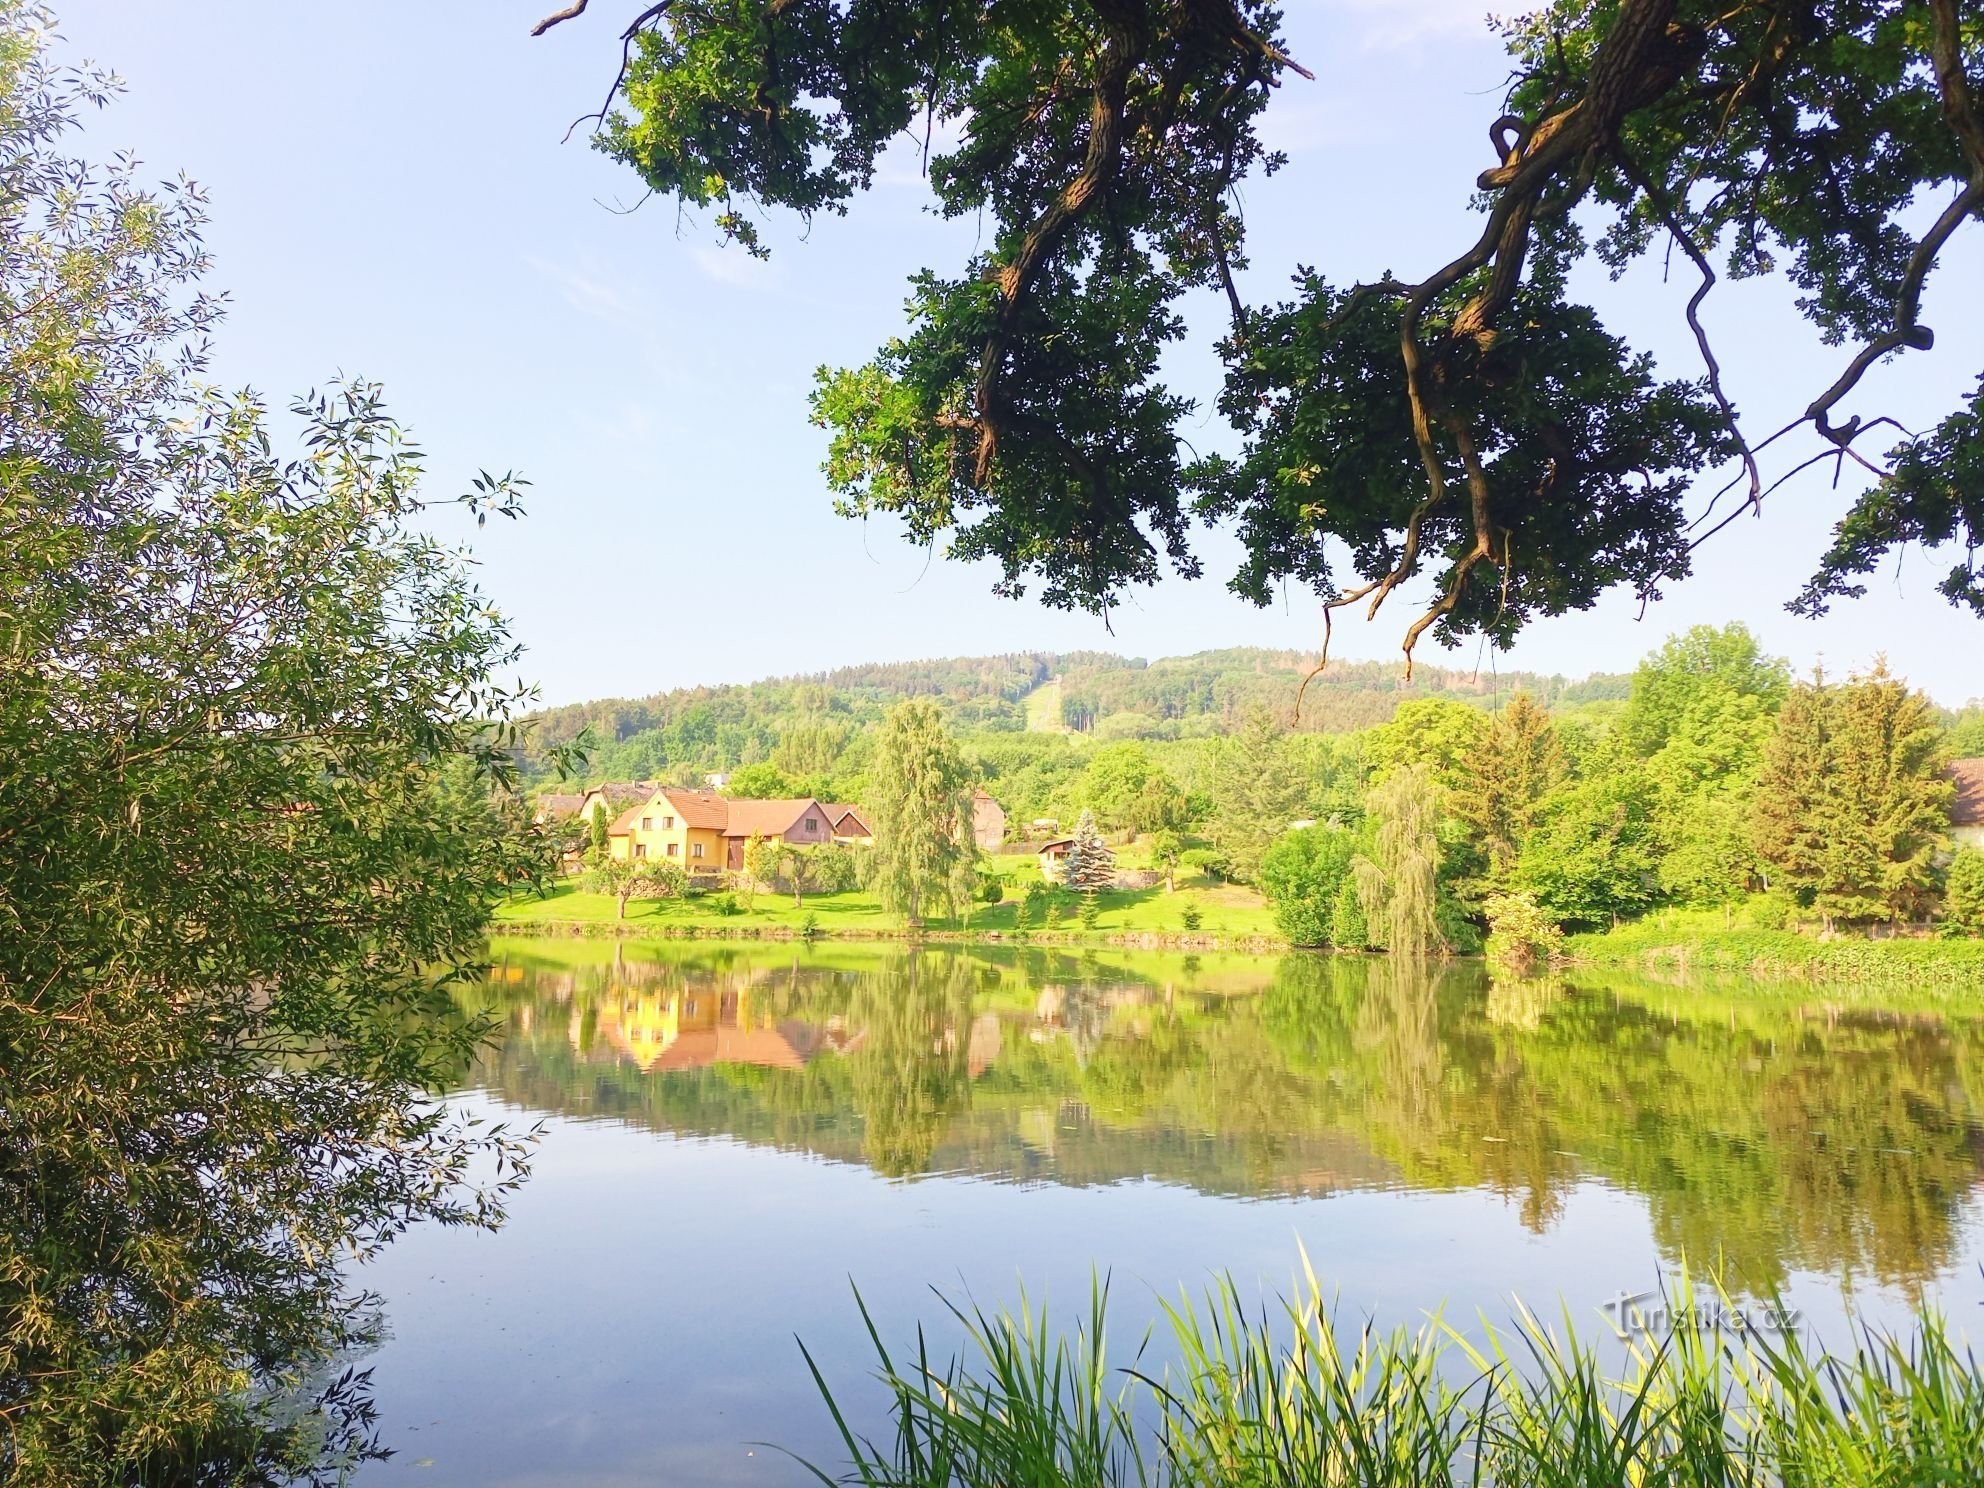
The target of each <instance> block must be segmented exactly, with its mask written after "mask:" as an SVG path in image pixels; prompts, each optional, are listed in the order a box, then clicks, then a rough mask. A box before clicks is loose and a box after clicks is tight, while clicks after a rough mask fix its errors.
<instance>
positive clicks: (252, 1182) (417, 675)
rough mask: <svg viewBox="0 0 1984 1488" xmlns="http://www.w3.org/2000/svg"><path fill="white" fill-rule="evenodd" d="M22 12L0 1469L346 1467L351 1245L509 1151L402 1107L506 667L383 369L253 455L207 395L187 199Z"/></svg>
mask: <svg viewBox="0 0 1984 1488" xmlns="http://www.w3.org/2000/svg"><path fill="white" fill-rule="evenodd" d="M52 25H53V22H52V20H51V18H50V17H48V16H47V15H45V14H44V13H42V12H41V11H40V10H39V9H38V8H36V7H34V6H33V5H28V4H23V3H20V0H0V552H4V554H5V557H4V560H0V760H4V761H5V764H4V766H0V864H3V865H4V872H3V873H0V1479H4V1480H5V1481H6V1482H7V1483H9V1484H19V1485H23V1488H57V1485H60V1488H89V1485H97V1484H103V1485H110V1484H117V1485H127V1484H166V1483H246V1482H277V1481H290V1480H292V1479H293V1478H297V1477H305V1478H307V1477H310V1476H312V1475H313V1474H316V1473H319V1472H322V1473H324V1474H330V1475H334V1474H335V1473H336V1472H338V1471H340V1470H341V1469H343V1468H346V1467H349V1466H350V1465H351V1464H352V1463H353V1462H355V1461H357V1460H360V1459H363V1458H364V1457H366V1456H368V1455H371V1454H372V1453H373V1451H374V1450H375V1447H376V1442H375V1438H374V1433H373V1429H372V1424H373V1416H372V1412H371V1407H370V1404H369V1401H368V1400H367V1398H366V1391H365V1388H364V1380H363V1378H362V1377H361V1376H360V1375H358V1374H357V1373H355V1372H352V1371H351V1370H350V1369H349V1368H348V1367H347V1358H348V1351H350V1350H352V1349H356V1348H360V1347H362V1346H363V1345H364V1344H365V1343H366V1342H367V1341H368V1340H370V1339H373V1338H375V1337H376V1336H377V1318H376V1307H375V1305H374V1303H373V1301H372V1299H369V1298H368V1297H367V1296H366V1294H365V1293H364V1291H363V1289H362V1288H360V1287H358V1286H356V1285H354V1284H353V1283H352V1282H351V1281H350V1280H349V1278H348V1276H347V1273H346V1270H345V1265H346V1262H347V1261H349V1260H351V1259H354V1258H362V1257H364V1256H366V1255H367V1254H370V1253H371V1252H373V1251H374V1250H376V1249H377V1248H378V1247H380V1246H382V1245H384V1244H386V1243H387V1242H388V1241H390V1240H391V1239H392V1238H393V1237H394V1236H395V1235H396V1234H398V1233H399V1232H400V1231H402V1230H403V1229H405V1228H406V1227H407V1226H408V1225H411V1224H414V1223H417V1222H420V1221H438V1222H440V1223H444V1224H469V1225H493V1224H494V1223H496V1221H497V1220H498V1219H499V1218H500V1215H501V1206H502V1201H503V1198H504V1196H505V1195H506V1193H507V1192H508V1190H509V1189H510V1187H511V1186H512V1185H513V1184H514V1183H515V1182H516V1181H517V1179H518V1177H519V1176H520V1173H521V1171H522V1170H521V1167H520V1163H521V1161H522V1159H523V1157H524V1156H525V1147H524V1145H523V1143H522V1142H521V1141H520V1139H519V1135H518V1134H516V1133H513V1132H510V1131H508V1130H507V1129H505V1128H504V1127H502V1126H500V1125H499V1126H488V1125H478V1124H476V1123H474V1122H472V1121H465V1120H464V1119H462V1118H459V1117H457V1116H456V1115H454V1114H451V1113H450V1111H449V1110H448V1109H446V1108H445V1107H443V1106H442V1105H440V1104H439V1103H437V1102H436V1101H435V1100H433V1099H432V1098H431V1097H430V1095H429V1093H428V1092H429V1091H430V1090H432V1089H435V1088H443V1087H445V1085H446V1084H447V1082H448V1081H449V1080H450V1078H451V1077H452V1076H453V1075H454V1074H456V1073H458V1072H459V1070H460V1068H461V1067H462V1066H463V1064H464V1063H465V1061H466V1060H467V1059H468V1058H470V1057H471V1055H472V1053H473V1051H474V1049H475V1047H476V1045H477V1043H478V1041H479V1040H480V1038H481V1037H482V1035H483V1034H484V1032H486V1029H487V1025H486V1024H485V1023H484V1022H482V1021H480V1020H477V1019H474V1018H464V1017H462V1016H461V1015H460V1013H459V1010H458V1009H457V1008H456V1006H455V1005H454V1003H453V1002H452V1000H451V998H450V995H449V994H450V989H451V987H453V986H454V985H455V984H456V983H457V982H458V981H460V980H461V979H463V978H464V977H466V976H468V975H470V974H471V971H472V968H473V967H474V966H475V964H476V963H477V962H478V961H479V959H480V957H481V955H482V948H483V939H482V937H483V930H484V926H485V924H486V922H487V917H488V905H489V903H490V900H491V898H492V896H493V895H494V894H495V893H496V892H497V890H498V888H499V886H501V885H503V884H505V883H510V882H515V881H517V880H518V879H519V878H520V877H523V876H526V875H527V874H528V873H529V872H530V871H531V869H532V866H533V860H532V859H531V858H529V857H528V856H526V857H524V858H518V857H516V856H513V853H512V849H513V848H514V847H515V845H516V844H517V842H518V840H519V839H518V837H517V836H516V834H515V833H513V832H510V831H507V830H504V829H502V828H500V827H499V826H498V824H497V822H496V821H495V819H494V815H492V813H497V814H500V812H498V810H497V807H496V804H495V803H496V801H497V799H498V797H497V796H496V795H492V793H491V792H490V790H489V788H488V786H489V783H491V782H493V783H494V784H496V785H497V786H499V787H500V786H503V785H505V784H507V783H510V782H512V781H513V776H512V774H511V765H510V758H511V751H512V749H513V747H514V745H515V732H514V727H513V724H512V722H511V720H512V719H513V717H514V714H515V712H516V711H517V708H518V707H519V706H520V704H521V703H522V702H524V701H525V700H524V699H523V698H521V697H519V696H517V695H515V694H512V693H509V692H506V691H505V690H503V689H502V688H501V687H500V686H498V685H497V684H495V683H493V682H492V681H491V675H492V672H493V670H494V669H496V668H499V667H504V668H507V667H508V666H509V665H510V663H511V662H512V661H513V660H514V657H515V654H516V652H515V648H514V646H513V645H512V643H511V641H510V639H509V637H508V635H507V633H506V631H505V629H504V626H503V623H502V621H501V620H500V618H498V617H497V615H496V614H495V612H494V611H493V610H492V609H491V608H490V606H489V603H488V601H487V600H486V599H485V598H484V597H483V596H482V595H481V594H480V593H478V592H477V590H476V588H475V585H474V582H473V579H472V575H471V568H470V565H469V564H468V562H467V560H466V558H465V556H464V555H463V554H461V553H459V552H456V551H454V550H451V549H449V548H446V547H444V546H442V545H441V544H439V543H438V542H436V541H435V539H434V538H433V537H432V536H431V535H429V532H428V530H427V527H426V510H427V509H426V508H425V506H424V505H423V502H422V500H421V498H420V496H419V494H418V487H419V481H420V474H421V470H420V464H421V457H420V454H419V451H418V450H417V449H416V448H415V447H414V445H413V444H412V442H411V441H410V439H409V438H408V436H407V435H406V433H405V432H404V431H403V430H402V429H401V428H400V426H399V425H398V424H396V423H395V422H394V421H393V419H392V418H391V417H390V416H389V415H388V413H387V412H386V409H385V406H384V404H383V402H382V400H381V398H380V395H379V392H378V390H377V389H376V388H374V387H373V386H371V385H369V384H366V383H362V382H352V383H347V384H344V385H342V386H339V387H336V388H334V389H332V390H331V391H329V392H327V393H324V394H322V395H317V396H311V397H306V398H303V399H300V400H298V401H297V402H296V403H295V404H294V405H293V407H292V408H291V410H290V412H291V414H292V416H293V420H294V424H295V431H296V434H297V437H298V440H297V444H296V445H295V453H294V454H293V455H283V454H279V453H278V452H277V451H278V449H279V447H280V445H281V443H282V440H281V438H280V437H279V434H278V432H277V430H276V429H275V428H274V427H272V421H271V419H270V418H269V415H268V411H267V409H266V407H265V406H264V404H263V403H262V402H261V401H260V400H259V399H257V398H256V397H255V396H253V395H252V394H249V393H241V394H238V395H227V394H222V393H220V392H218V391H215V390H212V389H208V388H204V387H202V386H200V385H199V383H198V381H197V379H198V378H199V376H200V374H201V372H202V370H203V367H204V356H205V346H206V338H207V336H208V334H209V333H210V332H211V331H212V330H213V329H214V327H215V325H216V322H217V318H218V311H219V302H218V300H217V298H215V297H214V296H212V295H211V294H210V292H209V291H208V290H207V289H206V288H205V287H204V283H203V276H204V273H205V270H206V267H207V261H206V253H205V250H204V248H203V246H202V243H201V231H202V223H203V214H204V206H203V202H202V200H201V197H200V195H199V193H198V191H197V189H196V188H194V187H193V186H192V185H191V183H189V182H185V181H180V182H177V183H174V184H168V185H164V186H160V187H156V188H150V187H147V186H145V185H143V184H141V183H140V181H139V180H138V179H137V177H136V173H135V172H136V168H135V164H134V162H133V161H132V160H131V158H130V157H128V156H122V155H119V156H117V157H115V158H114V161H113V163H112V164H110V165H108V166H100V165H95V164H91V163H89V162H88V161H86V160H82V159H75V158H71V157H70V156H68V155H67V154H65V153H64V149H65V146H66V145H67V144H68V140H69V136H70V134H71V132H72V131H73V130H74V128H75V126H76V122H77V118H78V116H79V114H81V113H82V112H83V111H84V110H85V109H86V108H89V107H92V106H94V105H96V104H98V103H101V102H103V101H104V99H105V98H106V96H107V95H108V94H109V93H110V92H112V91H114V88H113V84H112V82H111V80H110V79H109V78H108V77H106V76H103V75H99V74H95V73H88V74H72V73H69V72H65V71H63V70H61V69H59V68H57V67H56V66H55V65H54V64H53V63H52V62H51V61H50V60H49V58H48V56H47V54H46V52H45V50H44V48H45V46H46V44H47V41H48V37H49V35H50V30H51V27H52ZM92 153H93V155H94V157H95V158H96V159H99V160H101V159H110V158H112V157H110V156H109V154H108V152H106V151H102V150H97V151H94V152H92ZM515 495H516V492H515V487H514V483H512V482H510V481H508V480H505V479H490V478H484V479H482V480H479V481H478V482H477V483H476V488H475V490H474V491H473V492H472V493H471V495H470V497H469V498H468V502H469V505H470V506H471V508H472V509H473V510H474V511H475V513H476V514H477V515H478V516H488V515H507V514H514V511H515Z"/></svg>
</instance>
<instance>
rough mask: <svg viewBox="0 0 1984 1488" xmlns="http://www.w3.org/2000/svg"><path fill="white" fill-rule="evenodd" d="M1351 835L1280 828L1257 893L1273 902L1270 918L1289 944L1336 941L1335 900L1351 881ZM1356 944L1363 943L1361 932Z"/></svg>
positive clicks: (1333, 829)
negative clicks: (1279, 833)
mask: <svg viewBox="0 0 1984 1488" xmlns="http://www.w3.org/2000/svg"><path fill="white" fill-rule="evenodd" d="M1356 856H1357V838H1356V836H1355V834H1353V833H1351V832H1348V831H1345V830H1344V829H1343V828H1341V827H1304V828H1302V829H1301V830H1300V831H1296V832H1284V833H1283V834H1282V835H1281V836H1280V837H1277V838H1276V839H1275V841H1274V845H1273V846H1272V847H1270V848H1269V849H1268V851H1267V856H1266V857H1265V858H1263V859H1262V860H1261V880H1260V886H1261V892H1262V893H1263V894H1265V895H1266V896H1267V898H1268V902H1269V903H1270V904H1271V905H1273V906H1274V921H1275V924H1276V925H1277V926H1278V927H1279V928H1280V930H1281V933H1282V934H1283V935H1284V936H1286V937H1287V938H1288V940H1289V943H1290V944H1292V945H1305V946H1320V945H1330V944H1333V943H1334V941H1335V936H1334V934H1333V930H1334V924H1335V919H1336V907H1337V900H1338V898H1339V897H1340V896H1341V894H1342V893H1343V890H1344V887H1345V885H1346V884H1350V883H1351V882H1352V880H1353V875H1352V873H1351V866H1350V865H1351V860H1352V859H1353V858H1354V857H1356ZM1355 943H1356V944H1360V945H1361V944H1362V943H1363V938H1362V934H1361V932H1360V934H1359V937H1358V939H1357V941H1356V942H1355Z"/></svg>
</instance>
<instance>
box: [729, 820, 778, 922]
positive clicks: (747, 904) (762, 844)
mask: <svg viewBox="0 0 1984 1488" xmlns="http://www.w3.org/2000/svg"><path fill="white" fill-rule="evenodd" d="M778 859H779V843H778V839H777V838H774V837H766V836H764V835H763V834H762V833H759V832H753V833H752V834H751V835H750V836H749V837H748V838H746V839H745V842H744V864H743V871H741V872H739V873H735V874H733V875H731V882H732V884H733V886H734V887H735V889H736V892H737V894H738V896H739V897H740V898H741V899H742V900H743V901H744V909H745V912H746V913H747V914H748V913H749V912H750V910H751V907H752V906H753V905H754V904H756V903H757V900H758V889H759V888H760V887H761V886H762V887H765V888H770V887H771V885H772V881H773V880H774V879H776V878H777V877H778Z"/></svg>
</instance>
